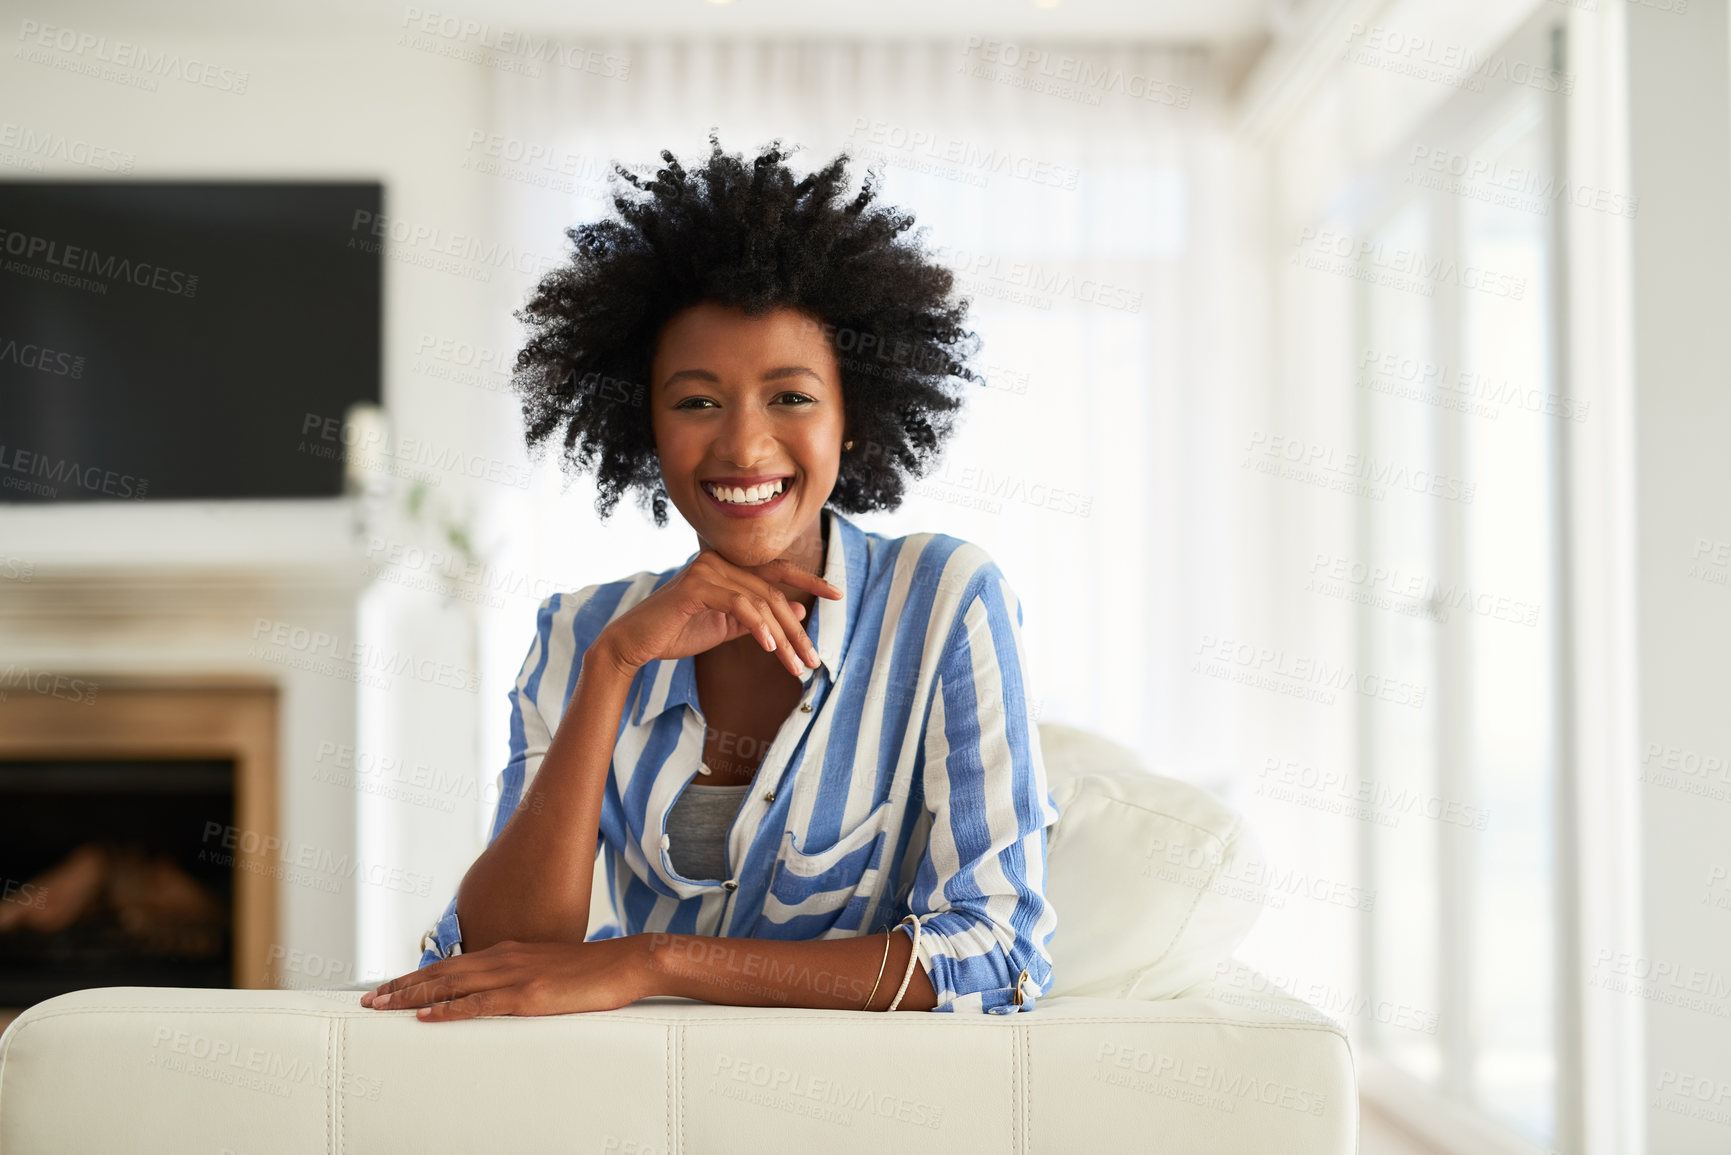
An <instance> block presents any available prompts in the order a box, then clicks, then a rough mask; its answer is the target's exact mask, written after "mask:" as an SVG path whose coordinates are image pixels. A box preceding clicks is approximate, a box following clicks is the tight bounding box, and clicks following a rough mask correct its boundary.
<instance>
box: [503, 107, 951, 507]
mask: <svg viewBox="0 0 1731 1155" xmlns="http://www.w3.org/2000/svg"><path fill="white" fill-rule="evenodd" d="M709 142H710V153H709V156H708V158H707V160H706V161H704V163H703V164H702V166H701V167H698V168H695V169H692V170H689V171H688V170H687V169H685V168H683V167H682V166H681V165H680V163H679V161H678V160H677V159H675V157H674V155H673V153H671V152H667V151H663V152H662V153H661V159H662V160H663V161H664V162H665V167H663V168H661V169H659V170H658V171H657V172H656V173H655V176H654V177H653V179H645V178H643V177H640V176H639V175H637V174H636V173H634V172H632V171H631V170H629V169H627V168H625V167H624V166H622V165H618V164H615V165H614V168H613V171H614V173H616V174H617V176H618V177H619V178H620V179H622V180H624V181H626V182H629V184H630V185H631V186H632V189H634V190H635V193H634V194H633V193H631V192H630V191H629V190H626V189H625V188H623V187H619V188H618V189H617V192H616V195H615V196H614V199H613V205H614V208H615V210H616V213H615V215H614V216H610V217H608V218H606V219H603V220H600V221H596V222H592V223H589V224H584V225H579V226H575V227H572V228H568V229H566V230H565V235H566V236H567V237H568V238H570V240H571V242H572V245H573V248H574V252H573V253H572V255H571V257H570V259H569V260H568V261H567V262H565V263H564V264H562V265H560V266H558V267H556V268H554V269H553V270H552V271H551V272H549V273H548V274H547V275H546V276H545V277H544V278H543V279H542V280H541V282H540V284H539V285H537V286H536V288H535V291H534V293H533V295H532V296H531V298H530V300H529V302H528V304H527V305H525V306H524V307H523V308H522V309H520V310H518V311H517V313H516V314H515V316H516V317H517V319H518V320H520V321H522V322H523V323H524V325H525V327H526V328H527V329H528V331H529V338H528V341H527V342H526V344H525V345H524V347H523V348H522V349H521V350H520V351H519V352H518V354H517V359H516V366H515V370H514V373H513V375H512V385H513V388H514V389H515V390H516V391H517V393H518V394H519V395H520V396H521V397H522V401H523V419H524V426H525V429H524V437H525V440H526V441H527V443H528V446H529V449H530V450H531V452H535V453H539V452H540V451H543V450H544V449H545V447H546V443H547V442H548V441H549V440H550V439H552V438H553V437H555V436H556V435H557V436H558V437H559V439H560V440H561V442H562V443H563V447H564V448H563V455H562V467H563V468H564V469H565V470H566V472H568V473H575V472H579V471H582V470H586V469H588V470H593V471H594V474H595V478H596V482H597V487H598V489H599V494H598V496H597V498H596V502H595V505H596V510H597V512H598V513H599V514H600V515H601V517H602V518H606V517H608V516H609V515H610V514H611V513H612V512H613V509H614V507H615V506H616V505H617V504H618V502H619V498H620V497H621V496H622V495H623V494H624V493H625V492H626V491H627V490H633V489H635V490H636V491H637V493H638V497H639V500H640V501H641V502H642V503H643V504H645V505H646V506H647V507H648V508H649V509H650V511H651V512H652V514H653V516H654V520H655V524H656V525H658V526H660V525H665V524H666V523H667V505H668V498H667V493H666V490H665V489H664V488H663V487H662V485H661V474H660V466H659V463H658V461H657V458H656V455H655V438H654V433H653V429H652V426H651V423H650V415H649V398H650V396H651V393H650V390H649V388H648V382H649V376H650V364H651V362H652V361H653V359H654V356H655V349H656V344H657V342H658V340H659V339H660V334H661V331H662V328H663V326H664V325H666V323H667V322H668V321H669V320H670V319H671V318H672V317H673V316H674V315H675V314H677V313H679V312H680V311H681V310H683V309H685V308H688V307H689V306H692V305H695V304H698V303H700V302H705V301H708V302H714V303H716V304H720V305H723V306H728V307H734V308H738V309H741V310H742V311H744V312H745V313H746V314H748V315H760V314H763V313H766V312H768V311H770V310H772V309H777V308H793V309H796V310H798V311H799V312H801V313H803V314H805V315H806V316H807V317H808V318H810V319H811V320H812V321H813V322H814V323H815V324H819V325H822V326H823V330H822V331H823V332H824V334H825V336H826V337H827V338H828V339H829V341H830V346H831V348H832V349H833V350H834V351H835V354H836V358H837V362H838V364H839V366H840V369H841V385H842V404H843V410H844V413H845V417H846V423H847V430H848V433H847V436H848V437H849V438H850V439H851V440H852V441H853V442H854V444H855V445H856V446H858V447H859V449H857V450H855V451H852V452H848V453H844V454H843V455H842V458H841V467H840V472H839V474H838V475H837V477H836V483H835V488H834V490H833V491H832V492H831V494H830V498H829V504H830V505H832V506H834V507H835V508H836V509H838V510H840V511H841V512H843V513H866V512H870V511H872V510H889V509H895V508H896V507H897V506H899V505H900V504H901V501H902V497H903V495H904V491H905V486H906V481H907V480H908V479H909V478H910V477H912V478H917V477H919V476H921V475H922V474H923V473H924V472H925V471H926V469H927V468H928V467H929V466H930V465H931V464H933V463H934V462H935V461H936V458H937V455H938V451H939V449H940V447H941V446H942V443H943V441H944V439H945V437H946V436H947V435H948V434H949V432H950V429H951V427H952V425H953V422H954V418H955V414H956V410H957V409H958V408H959V406H960V405H961V396H960V390H961V389H962V387H963V386H962V382H973V381H977V380H979V378H978V377H977V376H976V375H975V373H974V372H973V371H972V370H971V369H969V368H968V366H967V361H968V359H969V358H970V357H971V356H972V355H973V354H974V353H975V352H976V351H977V349H978V345H979V342H978V338H977V337H976V336H975V335H974V334H973V333H971V332H969V331H967V330H966V329H964V328H963V322H964V320H965V318H966V314H967V307H968V302H967V300H966V299H955V298H953V297H952V296H951V290H952V287H953V283H954V278H953V276H952V275H951V273H950V271H949V270H948V269H946V268H944V267H943V266H942V265H940V264H938V263H936V262H935V261H933V260H932V259H931V258H930V257H928V256H927V254H926V252H925V251H924V249H923V247H922V246H921V245H920V244H919V242H918V240H917V239H915V237H904V236H903V234H904V233H907V232H908V230H909V229H910V228H912V227H913V224H914V220H913V217H912V216H911V215H909V214H907V213H904V212H900V211H898V210H896V209H893V208H888V207H884V206H881V205H878V206H874V205H873V199H874V197H875V196H876V193H877V187H876V186H877V180H876V174H874V173H870V172H868V174H867V176H866V178H865V180H864V181H863V182H862V185H861V188H860V190H859V192H858V193H857V194H855V195H852V196H851V197H850V195H849V193H848V189H847V185H846V177H847V163H848V156H847V154H846V153H845V152H844V153H842V154H841V155H839V156H837V157H836V158H835V159H834V160H832V161H830V162H829V163H827V164H825V165H824V166H823V167H822V168H821V169H819V170H817V171H816V172H813V173H811V174H810V175H808V176H805V177H796V176H795V174H794V173H793V172H791V171H790V170H789V169H788V167H787V164H786V159H787V156H788V155H789V153H787V152H784V151H783V150H782V148H781V144H780V142H779V141H777V142H774V143H772V144H770V145H769V146H768V147H767V148H766V149H765V150H764V151H763V152H762V153H761V154H760V155H758V156H757V157H756V158H755V159H753V160H751V161H750V162H749V163H747V161H746V159H745V158H744V157H743V156H741V155H739V154H737V153H735V154H728V153H724V152H723V151H722V148H721V143H720V140H719V138H718V137H717V136H716V134H714V133H711V134H710V137H709ZM915 236H916V237H917V234H916V235H915Z"/></svg>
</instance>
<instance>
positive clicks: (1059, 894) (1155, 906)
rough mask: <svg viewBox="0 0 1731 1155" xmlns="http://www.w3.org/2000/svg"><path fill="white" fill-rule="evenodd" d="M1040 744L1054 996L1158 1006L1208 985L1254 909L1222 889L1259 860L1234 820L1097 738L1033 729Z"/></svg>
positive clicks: (1204, 796) (1051, 727)
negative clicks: (1048, 816)
mask: <svg viewBox="0 0 1731 1155" xmlns="http://www.w3.org/2000/svg"><path fill="white" fill-rule="evenodd" d="M1040 745H1041V748H1042V750H1043V751H1044V754H1045V763H1046V779H1047V786H1048V788H1049V789H1050V790H1051V792H1052V800H1053V801H1054V802H1056V803H1057V806H1058V810H1059V812H1060V814H1061V815H1062V817H1061V818H1060V819H1059V820H1058V823H1057V825H1056V826H1055V827H1053V829H1052V830H1051V831H1049V832H1048V843H1047V855H1046V895H1047V897H1048V898H1050V899H1051V900H1052V905H1053V906H1054V907H1055V908H1056V910H1057V912H1058V929H1057V930H1056V931H1055V932H1054V933H1053V935H1052V944H1051V952H1052V991H1051V996H1058V995H1089V996H1096V997H1103V998H1120V999H1164V998H1171V997H1172V996H1174V995H1176V994H1178V993H1179V992H1180V991H1183V990H1185V989H1186V988H1189V987H1192V986H1194V985H1196V984H1197V983H1199V982H1201V981H1203V980H1204V979H1207V978H1209V977H1211V976H1212V975H1213V974H1214V973H1215V970H1216V968H1217V967H1218V966H1219V965H1220V964H1221V963H1222V962H1224V961H1226V960H1227V959H1229V958H1230V957H1231V956H1232V952H1233V951H1234V950H1235V949H1237V947H1238V944H1239V943H1241V942H1243V941H1244V936H1245V935H1247V934H1249V933H1250V928H1251V926H1252V925H1253V924H1254V923H1255V922H1256V916H1257V915H1258V914H1259V913H1260V911H1261V909H1262V908H1261V906H1260V905H1259V904H1257V903H1255V902H1253V901H1245V900H1244V899H1243V898H1241V897H1234V895H1235V893H1236V892H1235V891H1234V890H1232V889H1231V888H1229V887H1225V886H1221V885H1220V884H1221V880H1222V879H1224V878H1228V877H1230V876H1231V875H1232V874H1233V873H1237V872H1238V871H1235V870H1234V864H1236V863H1237V862H1239V861H1240V860H1241V859H1243V860H1250V859H1254V858H1255V857H1257V854H1256V849H1255V844H1254V842H1253V841H1252V839H1251V836H1250V834H1249V831H1248V830H1247V829H1246V827H1245V825H1244V821H1243V819H1242V818H1241V817H1240V816H1239V815H1238V814H1237V813H1236V812H1235V811H1234V810H1232V809H1231V808H1230V807H1228V806H1226V805H1225V804H1224V803H1222V802H1220V801H1218V800H1216V799H1215V798H1214V797H1212V796H1211V795H1209V794H1208V793H1207V792H1205V791H1203V790H1200V789H1198V788H1196V787H1194V786H1191V785H1190V784H1188V783H1186V782H1181V781H1179V780H1177V779H1176V778H1166V777H1162V776H1161V775H1158V774H1154V773H1152V772H1151V771H1149V770H1147V769H1145V768H1144V767H1143V766H1142V764H1141V763H1140V762H1139V761H1138V760H1137V758H1136V755H1135V754H1133V753H1131V752H1130V751H1129V750H1127V749H1125V748H1124V747H1123V746H1120V745H1118V744H1117V743H1115V742H1112V741H1109V740H1107V739H1105V738H1102V737H1100V736H1099V735H1097V734H1092V733H1089V732H1088V731H1086V730H1078V729H1076V728H1074V727H1072V726H1062V725H1058V724H1056V723H1050V722H1048V723H1042V724H1041V726H1040ZM1051 996H1048V997H1051Z"/></svg>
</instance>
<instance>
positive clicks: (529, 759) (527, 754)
mask: <svg viewBox="0 0 1731 1155" xmlns="http://www.w3.org/2000/svg"><path fill="white" fill-rule="evenodd" d="M588 592H589V591H587V590H585V591H583V593H580V594H578V595H576V596H577V597H579V598H580V597H583V596H584V594H586V593H588ZM571 596H572V595H565V594H553V595H551V596H550V597H548V598H547V599H545V600H544V601H543V602H542V603H541V609H540V611H539V613H538V614H537V615H536V627H537V628H536V635H535V640H534V641H533V642H532V643H530V645H529V653H528V656H527V657H525V658H524V659H523V667H522V669H521V670H520V671H519V672H518V675H517V682H516V685H514V686H513V687H512V688H511V693H510V699H511V750H510V757H509V759H507V761H506V763H505V768H504V769H503V770H501V771H500V772H499V775H498V779H497V785H498V788H499V804H498V807H497V808H496V809H495V810H494V812H493V822H492V826H491V828H490V830H489V833H488V835H487V843H488V845H491V844H492V842H493V839H495V838H497V837H499V834H500V832H501V831H503V830H504V829H505V823H507V822H508V821H510V818H511V815H512V814H514V813H516V811H517V805H518V803H519V802H521V801H522V800H523V791H524V790H525V789H526V788H527V787H528V785H529V783H530V782H532V781H534V779H535V774H536V772H537V771H538V770H540V768H541V759H542V758H544V757H545V756H546V754H547V746H548V744H549V743H550V742H551V741H552V740H553V734H552V731H551V730H550V729H549V728H548V726H547V722H546V719H545V718H543V717H542V715H541V710H540V708H539V707H538V705H537V702H538V700H539V698H540V693H541V683H542V679H543V677H544V676H545V675H546V674H547V670H548V660H549V655H552V656H553V657H554V658H555V659H558V658H559V657H560V656H561V655H560V654H558V653H557V652H556V651H559V650H561V649H562V647H561V646H560V645H559V644H558V641H557V640H556V639H555V638H554V637H553V629H554V621H555V619H556V618H557V617H558V616H559V613H560V608H561V606H560V603H561V601H562V600H563V599H566V598H569V597H571ZM566 617H567V618H569V615H568V614H567V615H566ZM555 669H557V667H555ZM562 673H563V671H561V674H562ZM572 676H573V677H575V671H574V670H573V672H572ZM462 953H463V929H462V927H461V926H460V925H459V924H458V922H457V896H456V895H454V894H453V895H452V896H451V901H450V904H449V905H447V906H446V907H445V913H444V914H442V915H440V916H439V921H438V922H436V923H434V924H433V926H432V927H431V929H429V930H428V931H427V932H426V933H425V934H423V935H422V936H421V963H420V965H421V966H427V965H428V964H429V963H433V962H437V961H438V960H439V959H442V958H451V957H453V956H454V955H459V954H462Z"/></svg>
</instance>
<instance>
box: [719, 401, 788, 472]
mask: <svg viewBox="0 0 1731 1155" xmlns="http://www.w3.org/2000/svg"><path fill="white" fill-rule="evenodd" d="M710 452H711V453H712V454H714V456H715V458H716V459H717V460H719V461H723V462H726V463H727V464H728V465H730V466H733V467H735V468H737V469H739V470H740V472H742V473H745V472H750V470H751V468H752V467H753V466H756V465H760V464H762V463H764V462H767V461H769V460H771V459H772V458H773V457H774V456H775V453H776V441H775V433H774V429H773V427H772V425H771V423H770V420H769V416H768V415H767V414H765V413H764V412H763V410H762V409H761V407H759V406H756V405H744V406H735V407H734V408H732V409H731V410H730V411H729V412H728V413H727V416H726V418H725V419H724V420H723V421H722V422H721V426H720V428H719V429H717V430H716V434H715V441H714V442H713V443H712V444H711V446H710Z"/></svg>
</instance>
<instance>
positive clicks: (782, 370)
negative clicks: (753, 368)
mask: <svg viewBox="0 0 1731 1155" xmlns="http://www.w3.org/2000/svg"><path fill="white" fill-rule="evenodd" d="M789 377H810V378H811V379H812V380H813V381H816V382H818V383H819V384H822V383H823V377H822V376H820V375H819V374H818V372H817V370H815V369H808V368H807V367H806V366H804V365H780V366H777V367H776V368H774V369H771V370H770V371H769V372H767V373H765V374H764V375H763V379H764V380H765V381H785V380H786V379H787V378H789ZM675 381H707V382H709V383H711V384H720V382H721V378H719V377H717V376H716V375H715V374H714V373H711V372H710V371H709V370H708V369H679V370H676V371H675V372H673V373H670V374H668V377H667V380H665V381H663V382H662V383H661V387H662V388H663V389H665V388H667V387H668V386H669V385H671V384H673V383H674V382H675Z"/></svg>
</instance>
